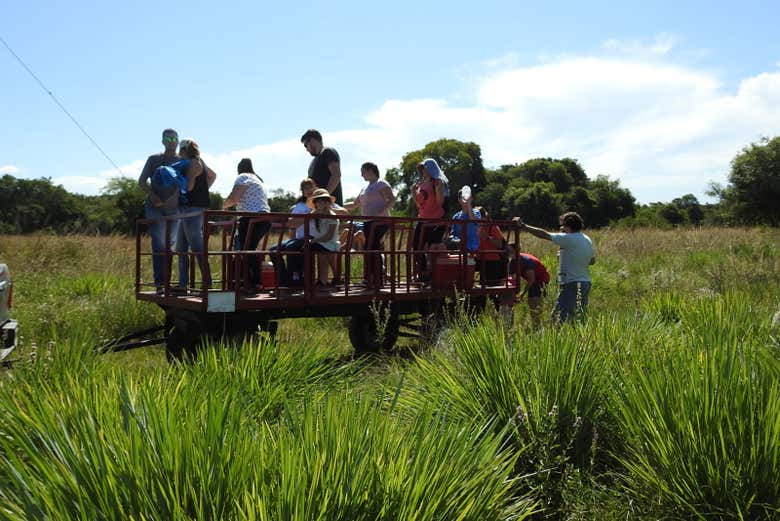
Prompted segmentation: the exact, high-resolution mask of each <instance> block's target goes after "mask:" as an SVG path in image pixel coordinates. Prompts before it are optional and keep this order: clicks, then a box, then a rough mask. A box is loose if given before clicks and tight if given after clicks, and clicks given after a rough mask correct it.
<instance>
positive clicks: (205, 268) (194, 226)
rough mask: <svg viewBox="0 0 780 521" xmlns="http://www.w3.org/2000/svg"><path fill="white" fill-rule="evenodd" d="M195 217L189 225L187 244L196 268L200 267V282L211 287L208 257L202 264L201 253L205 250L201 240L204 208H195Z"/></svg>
mask: <svg viewBox="0 0 780 521" xmlns="http://www.w3.org/2000/svg"><path fill="white" fill-rule="evenodd" d="M195 210H196V211H197V213H196V215H194V216H192V217H191V218H190V219H191V220H190V224H189V231H188V233H189V237H188V240H189V243H190V249H191V250H192V253H193V254H195V258H196V259H197V260H198V267H200V272H201V281H202V283H203V285H204V286H205V287H209V286H211V270H210V269H209V261H208V257H206V260H205V262H204V260H203V253H204V251H205V250H206V245H205V243H204V240H203V220H204V217H205V211H206V209H205V208H197V209H195Z"/></svg>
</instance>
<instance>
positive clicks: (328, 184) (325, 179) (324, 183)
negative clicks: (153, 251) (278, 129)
mask: <svg viewBox="0 0 780 521" xmlns="http://www.w3.org/2000/svg"><path fill="white" fill-rule="evenodd" d="M301 143H303V147H304V148H305V149H306V151H307V152H309V154H311V155H313V156H314V159H312V160H311V163H310V164H309V177H310V178H311V179H313V180H314V182H315V183H317V186H318V187H319V188H325V189H327V190H328V192H329V193H330V194H331V195H332V196H334V197H335V198H336V203H337V204H339V205H342V204H344V201H343V199H342V196H341V159H340V158H339V153H338V152H336V150H335V149H333V148H325V147H323V146H322V134H320V132H319V131H318V130H315V129H309V130H307V131H306V132H305V133H304V134H303V136H301Z"/></svg>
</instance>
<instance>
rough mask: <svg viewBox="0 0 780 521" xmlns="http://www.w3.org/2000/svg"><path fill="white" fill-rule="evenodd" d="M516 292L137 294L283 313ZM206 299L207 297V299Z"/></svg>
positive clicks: (171, 303)
mask: <svg viewBox="0 0 780 521" xmlns="http://www.w3.org/2000/svg"><path fill="white" fill-rule="evenodd" d="M513 293H515V287H514V286H513V285H512V286H509V285H500V286H484V287H481V286H475V287H474V288H472V289H470V290H466V291H456V290H453V289H435V288H431V287H430V286H421V285H419V284H409V285H406V284H404V285H401V286H400V287H399V286H395V287H383V288H381V289H375V288H367V287H364V286H360V285H350V286H336V287H331V288H318V287H317V288H312V289H311V291H308V292H307V291H304V289H303V288H278V289H272V290H262V291H259V292H257V293H245V292H241V291H238V292H234V291H221V290H209V291H208V292H207V293H206V294H205V295H204V293H203V292H197V293H190V294H188V295H168V296H165V295H159V294H157V293H156V292H154V291H140V292H138V293H136V297H137V298H138V299H139V300H144V301H148V302H155V303H157V304H160V305H161V306H163V307H172V308H182V309H191V310H199V311H207V310H209V302H212V303H213V302H214V301H215V300H221V301H225V300H227V299H232V300H233V302H234V310H235V311H251V310H273V309H279V310H283V309H285V308H307V310H309V311H313V310H312V308H314V307H318V308H324V309H323V310H325V309H328V308H334V307H338V306H344V305H347V306H353V305H355V304H370V303H372V302H403V301H420V300H429V299H442V298H446V297H453V296H455V295H456V294H457V295H470V296H481V295H494V296H495V295H503V294H513ZM204 296H205V298H204Z"/></svg>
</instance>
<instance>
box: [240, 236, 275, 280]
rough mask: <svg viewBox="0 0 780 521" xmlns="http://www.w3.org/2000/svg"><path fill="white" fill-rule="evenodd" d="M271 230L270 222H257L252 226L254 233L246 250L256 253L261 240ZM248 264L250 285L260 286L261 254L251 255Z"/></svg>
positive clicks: (247, 243) (248, 241)
mask: <svg viewBox="0 0 780 521" xmlns="http://www.w3.org/2000/svg"><path fill="white" fill-rule="evenodd" d="M270 229H271V223H270V222H256V223H254V225H253V226H252V233H251V237H249V238H248V239H247V241H246V246H245V248H246V249H247V250H248V251H252V252H254V251H256V250H257V245H258V244H260V240H261V239H262V238H263V237H265V235H266V234H267V233H268V230H270ZM247 264H248V266H249V283H250V284H254V285H255V286H256V285H258V284H260V254H259V253H251V254H249V258H248V259H247Z"/></svg>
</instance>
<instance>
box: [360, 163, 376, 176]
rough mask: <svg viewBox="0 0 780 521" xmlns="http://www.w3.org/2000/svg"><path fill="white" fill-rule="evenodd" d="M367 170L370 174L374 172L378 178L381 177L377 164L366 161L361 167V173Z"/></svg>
mask: <svg viewBox="0 0 780 521" xmlns="http://www.w3.org/2000/svg"><path fill="white" fill-rule="evenodd" d="M363 170H367V171H369V172H374V173H375V174H376V176H377V177H379V167H378V166H376V164H375V163H372V162H370V161H366V162H365V163H363V164H362V165H360V171H361V172H362V171H363Z"/></svg>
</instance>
